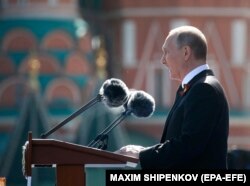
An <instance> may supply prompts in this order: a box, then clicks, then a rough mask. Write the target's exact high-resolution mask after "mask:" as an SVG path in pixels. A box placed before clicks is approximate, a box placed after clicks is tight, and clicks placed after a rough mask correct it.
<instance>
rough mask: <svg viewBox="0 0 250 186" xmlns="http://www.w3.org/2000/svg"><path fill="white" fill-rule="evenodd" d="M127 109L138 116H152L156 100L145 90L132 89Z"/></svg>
mask: <svg viewBox="0 0 250 186" xmlns="http://www.w3.org/2000/svg"><path fill="white" fill-rule="evenodd" d="M127 109H128V111H130V112H131V113H132V114H133V115H134V116H136V117H150V116H151V115H152V114H153V112H154V110H155V100H154V98H153V97H152V96H151V95H150V94H148V93H146V92H144V91H143V90H135V91H131V93H130V96H129V100H128V103H127Z"/></svg>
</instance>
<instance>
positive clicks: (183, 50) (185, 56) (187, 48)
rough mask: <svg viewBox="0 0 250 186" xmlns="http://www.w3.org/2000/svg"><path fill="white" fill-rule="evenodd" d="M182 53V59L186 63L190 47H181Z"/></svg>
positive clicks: (189, 54) (190, 51)
mask: <svg viewBox="0 0 250 186" xmlns="http://www.w3.org/2000/svg"><path fill="white" fill-rule="evenodd" d="M182 53H183V57H184V59H185V61H188V59H189V58H190V56H191V53H192V50H191V48H190V46H187V45H185V46H183V47H182Z"/></svg>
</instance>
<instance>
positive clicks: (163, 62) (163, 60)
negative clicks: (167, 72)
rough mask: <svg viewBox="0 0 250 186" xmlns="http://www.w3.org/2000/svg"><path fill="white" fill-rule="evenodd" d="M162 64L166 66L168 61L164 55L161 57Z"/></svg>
mask: <svg viewBox="0 0 250 186" xmlns="http://www.w3.org/2000/svg"><path fill="white" fill-rule="evenodd" d="M160 62H161V63H162V64H166V60H165V57H164V55H163V56H162V57H161V60H160Z"/></svg>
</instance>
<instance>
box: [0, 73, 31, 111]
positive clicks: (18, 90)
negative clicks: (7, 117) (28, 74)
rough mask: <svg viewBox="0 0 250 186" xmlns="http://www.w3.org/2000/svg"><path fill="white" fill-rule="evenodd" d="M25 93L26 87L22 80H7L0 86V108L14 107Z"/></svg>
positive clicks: (15, 78) (17, 78)
mask: <svg viewBox="0 0 250 186" xmlns="http://www.w3.org/2000/svg"><path fill="white" fill-rule="evenodd" d="M26 93H27V86H26V84H25V81H24V79H22V78H20V77H14V78H8V79H6V80H4V81H3V82H1V84H0V107H2V108H3V107H6V108H13V107H16V106H17V104H18V102H20V100H19V99H18V98H24V95H25V94H26Z"/></svg>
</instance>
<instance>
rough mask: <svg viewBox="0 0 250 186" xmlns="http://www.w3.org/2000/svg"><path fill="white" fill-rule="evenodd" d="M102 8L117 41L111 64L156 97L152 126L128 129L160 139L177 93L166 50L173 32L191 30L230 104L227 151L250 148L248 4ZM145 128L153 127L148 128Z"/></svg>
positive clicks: (181, 1)
mask: <svg viewBox="0 0 250 186" xmlns="http://www.w3.org/2000/svg"><path fill="white" fill-rule="evenodd" d="M103 3H104V5H103V6H104V7H105V11H103V15H102V20H104V21H105V26H106V28H107V30H108V31H106V32H107V35H108V37H109V38H112V39H111V40H112V41H113V42H112V46H113V47H112V49H111V52H110V53H111V55H112V56H113V59H112V60H113V61H114V62H113V63H115V62H116V63H118V64H119V65H120V66H119V67H118V68H117V69H119V70H120V71H119V73H120V74H122V75H121V77H122V78H123V79H124V80H125V81H126V83H127V84H128V86H129V87H132V88H135V89H144V90H145V91H147V92H148V93H150V94H151V95H153V97H154V98H155V100H156V104H157V108H158V112H157V113H156V114H155V116H156V117H153V119H152V121H146V122H145V121H133V122H132V123H131V125H130V124H128V125H129V126H130V127H131V128H133V129H135V128H137V130H140V131H141V130H145V132H146V133H147V134H149V135H150V134H152V135H154V136H155V137H158V138H159V136H160V134H161V131H162V124H163V123H164V121H165V119H166V117H165V116H164V117H163V118H161V116H162V113H163V115H166V114H167V112H166V108H169V107H170V106H171V104H172V103H173V100H174V96H175V91H176V88H177V84H176V83H175V82H173V81H171V80H169V74H168V71H167V70H166V69H165V68H163V66H162V65H161V63H160V58H161V55H162V51H161V48H162V44H163V42H164V40H165V37H166V36H167V34H168V31H169V30H170V29H172V28H174V27H177V26H181V25H193V26H197V27H198V28H200V29H201V30H202V31H203V32H204V33H205V35H206V37H207V40H208V45H209V49H208V64H209V65H210V67H211V68H212V69H213V70H214V72H215V74H216V76H217V77H218V78H219V80H220V81H221V82H222V84H223V86H224V88H225V91H226V94H227V97H228V99H229V104H230V110H231V113H230V138H229V147H230V148H231V147H232V148H233V147H234V146H237V147H239V148H240V147H241V148H247V149H249V148H250V117H249V116H250V115H249V113H250V62H249V51H250V45H249V39H250V37H249V35H248V33H249V29H250V27H249V25H250V19H249V16H250V14H249V8H250V3H249V2H247V1H244V0H239V1H234V0H229V1H228V0H222V1H220V2H217V1H215V0H210V1H206V2H205V1H186V0H176V1H164V0H156V1H150V0H144V1H126V0H119V1H115V2H114V1H111V0H107V1H104V2H103ZM116 66H118V65H116ZM162 111H163V112H162ZM157 116H159V117H157ZM135 123H137V125H135ZM145 123H149V125H148V128H147V127H145V126H144V124H145ZM152 123H154V125H153V127H154V130H152V129H151V127H152ZM140 124H142V125H143V127H142V125H140ZM142 128H143V129H142ZM157 128H158V129H157ZM152 131H155V132H152Z"/></svg>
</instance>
